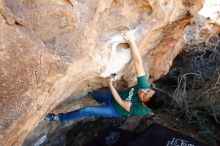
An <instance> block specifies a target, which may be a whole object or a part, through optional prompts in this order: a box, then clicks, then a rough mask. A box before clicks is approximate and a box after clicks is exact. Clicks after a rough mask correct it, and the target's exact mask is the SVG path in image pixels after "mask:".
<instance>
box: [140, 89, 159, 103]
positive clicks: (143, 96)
mask: <svg viewBox="0 0 220 146" xmlns="http://www.w3.org/2000/svg"><path fill="white" fill-rule="evenodd" d="M154 94H155V91H154V90H152V89H138V96H139V99H140V101H141V102H142V103H145V102H147V101H149V100H150V98H151V97H153V95H154Z"/></svg>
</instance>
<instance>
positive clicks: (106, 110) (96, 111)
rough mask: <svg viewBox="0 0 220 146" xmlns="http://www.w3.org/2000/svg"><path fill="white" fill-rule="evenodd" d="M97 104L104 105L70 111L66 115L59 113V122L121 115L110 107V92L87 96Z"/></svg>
mask: <svg viewBox="0 0 220 146" xmlns="http://www.w3.org/2000/svg"><path fill="white" fill-rule="evenodd" d="M89 95H90V96H92V98H93V99H95V100H96V101H97V102H99V103H105V105H99V106H87V107H83V108H81V109H78V110H75V111H71V112H68V113H59V114H58V117H59V120H60V121H61V122H65V121H70V120H77V119H80V118H82V117H88V116H103V117H120V116H121V114H120V113H119V112H118V111H116V109H115V107H114V106H113V105H112V101H113V96H112V94H111V92H110V91H96V92H93V93H90V94H89Z"/></svg>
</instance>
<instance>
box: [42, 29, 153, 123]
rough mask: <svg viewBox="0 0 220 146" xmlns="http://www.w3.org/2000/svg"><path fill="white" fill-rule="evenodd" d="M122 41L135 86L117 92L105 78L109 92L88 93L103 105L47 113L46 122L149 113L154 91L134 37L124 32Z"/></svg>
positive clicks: (110, 80) (109, 80)
mask: <svg viewBox="0 0 220 146" xmlns="http://www.w3.org/2000/svg"><path fill="white" fill-rule="evenodd" d="M123 37H124V39H125V40H126V41H127V42H128V43H129V44H130V47H131V52H132V58H133V60H134V64H135V69H136V73H137V84H136V85H135V86H132V87H129V88H128V89H126V90H124V91H121V92H117V91H116V89H115V88H114V86H113V84H112V79H111V78H107V82H108V86H109V89H110V91H96V92H92V93H89V95H90V96H91V97H92V98H94V99H95V100H96V101H97V102H99V103H103V104H101V105H98V106H87V107H83V108H81V109H78V110H74V111H71V112H68V113H58V114H55V113H48V114H47V115H46V116H45V117H44V119H45V120H46V121H60V122H66V121H70V120H78V119H81V118H83V117H88V116H103V117H121V116H128V115H146V114H149V113H150V112H151V109H150V108H149V107H147V104H148V103H149V101H150V99H151V98H152V97H153V95H154V94H155V91H154V90H152V89H150V88H149V81H148V77H147V76H146V74H145V71H144V66H143V63H142V58H141V55H140V53H139V50H138V48H137V45H136V43H135V38H134V36H133V35H132V34H131V33H129V32H126V33H124V34H123Z"/></svg>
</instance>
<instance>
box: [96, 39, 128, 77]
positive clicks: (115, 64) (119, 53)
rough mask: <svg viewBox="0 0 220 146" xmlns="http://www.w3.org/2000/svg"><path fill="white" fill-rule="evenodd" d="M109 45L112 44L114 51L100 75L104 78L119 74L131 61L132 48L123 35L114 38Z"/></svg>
mask: <svg viewBox="0 0 220 146" xmlns="http://www.w3.org/2000/svg"><path fill="white" fill-rule="evenodd" d="M107 44H110V46H111V49H112V50H111V55H110V58H109V61H108V63H107V65H106V67H105V68H104V69H103V71H102V73H101V74H100V76H101V77H103V78H105V77H108V76H110V75H111V74H118V73H119V72H120V71H121V70H123V69H124V67H125V66H126V64H127V63H128V62H129V61H130V59H131V51H130V47H129V45H128V44H127V43H126V41H125V40H124V38H123V37H122V36H121V35H115V36H113V37H112V38H111V39H110V40H109V41H108V42H107ZM107 46H108V45H107Z"/></svg>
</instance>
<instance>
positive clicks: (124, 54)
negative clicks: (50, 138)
mask: <svg viewBox="0 0 220 146" xmlns="http://www.w3.org/2000/svg"><path fill="white" fill-rule="evenodd" d="M202 3H203V1H201V0H193V1H192V0H180V1H176V0H138V1H135V0H128V1H126V0H92V1H89V0H88V1H84V0H78V1H74V0H22V1H21V0H0V111H1V112H0V145H5V146H9V145H20V144H21V143H22V142H23V140H24V138H25V137H26V136H27V134H28V133H29V132H30V131H31V130H32V129H33V128H34V127H35V126H36V125H37V123H38V121H39V120H40V119H42V117H43V116H44V115H45V113H47V112H49V111H51V110H52V109H53V108H55V107H56V106H57V105H58V104H60V103H61V102H62V101H63V100H65V99H66V98H67V97H69V96H73V97H75V98H77V97H79V95H80V94H85V93H87V92H88V91H90V90H93V89H97V88H99V87H102V86H105V85H106V82H105V81H104V79H103V78H102V77H106V76H108V75H110V74H112V73H120V74H122V75H123V76H122V78H124V80H126V81H127V82H131V83H132V82H134V81H135V69H134V65H133V62H132V61H130V60H131V55H130V51H129V46H127V45H126V44H125V42H124V40H123V38H122V37H121V35H120V34H121V32H122V31H127V30H129V31H132V32H133V33H134V35H135V36H136V39H137V40H136V42H137V44H138V47H139V49H140V52H141V54H142V56H143V59H144V62H145V65H146V64H148V66H149V73H150V76H151V77H152V78H153V79H158V78H159V77H160V76H162V75H165V74H166V73H167V72H168V70H169V68H170V66H171V64H172V61H173V59H174V57H175V56H176V55H177V54H178V53H179V52H180V51H181V49H182V45H183V39H180V38H181V36H182V33H183V31H184V28H185V27H186V26H187V25H188V24H190V22H191V19H192V18H193V16H195V15H196V14H197V12H198V11H199V9H200V8H201V7H202ZM115 60H117V62H116V61H115ZM100 76H102V77H100ZM76 106H77V105H76Z"/></svg>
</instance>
